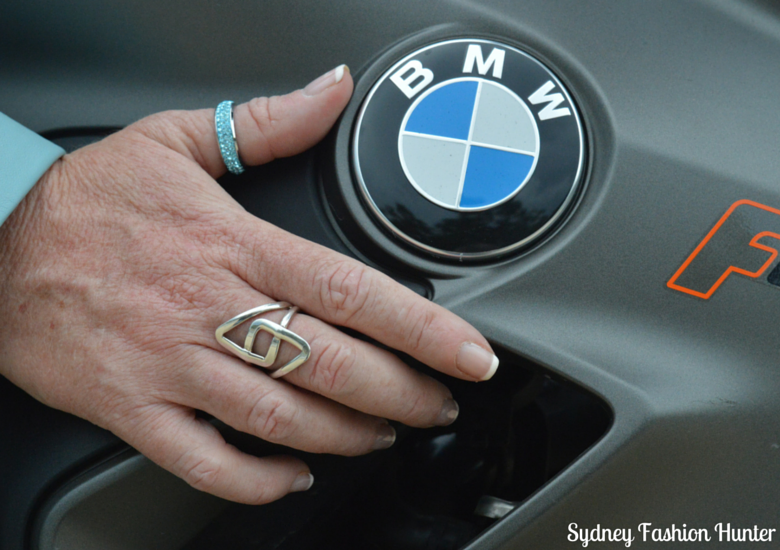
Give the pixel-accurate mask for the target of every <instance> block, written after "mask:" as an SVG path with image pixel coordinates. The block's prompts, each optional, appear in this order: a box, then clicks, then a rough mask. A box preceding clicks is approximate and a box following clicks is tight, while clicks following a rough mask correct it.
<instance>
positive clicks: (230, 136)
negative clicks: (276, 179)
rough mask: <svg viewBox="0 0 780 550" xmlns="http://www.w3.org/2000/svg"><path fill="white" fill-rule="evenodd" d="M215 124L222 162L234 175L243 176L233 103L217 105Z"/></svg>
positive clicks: (224, 102) (225, 102)
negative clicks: (234, 122)
mask: <svg viewBox="0 0 780 550" xmlns="http://www.w3.org/2000/svg"><path fill="white" fill-rule="evenodd" d="M214 124H215V126H216V127H217V141H219V152H220V153H222V160H223V161H225V166H227V169H228V170H230V172H231V173H232V174H241V173H242V172H243V171H244V165H243V164H241V160H239V158H238V143H237V142H236V126H235V124H233V102H232V101H223V102H222V103H220V104H219V105H217V111H216V112H215V113H214Z"/></svg>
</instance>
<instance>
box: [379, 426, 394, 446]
mask: <svg viewBox="0 0 780 550" xmlns="http://www.w3.org/2000/svg"><path fill="white" fill-rule="evenodd" d="M393 443H395V429H394V428H393V427H392V426H391V425H390V424H382V425H381V426H379V429H378V430H377V433H376V441H374V450H375V451H379V450H381V449H387V448H388V447H391V446H392V445H393Z"/></svg>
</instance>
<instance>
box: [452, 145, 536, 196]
mask: <svg viewBox="0 0 780 550" xmlns="http://www.w3.org/2000/svg"><path fill="white" fill-rule="evenodd" d="M533 163H534V157H532V156H529V155H523V154H520V153H509V152H507V151H500V150H498V149H488V148H486V147H479V146H477V145H472V146H471V151H470V153H469V160H468V167H467V168H466V178H465V180H464V181H463V192H462V193H461V197H460V204H459V206H460V207H461V208H480V207H483V206H488V205H491V204H494V203H496V202H499V201H501V200H503V199H505V198H507V197H508V196H509V195H511V194H512V193H514V192H515V191H516V190H517V188H518V187H520V184H521V183H523V181H524V180H525V178H526V176H528V172H530V171H531V167H532V166H533Z"/></svg>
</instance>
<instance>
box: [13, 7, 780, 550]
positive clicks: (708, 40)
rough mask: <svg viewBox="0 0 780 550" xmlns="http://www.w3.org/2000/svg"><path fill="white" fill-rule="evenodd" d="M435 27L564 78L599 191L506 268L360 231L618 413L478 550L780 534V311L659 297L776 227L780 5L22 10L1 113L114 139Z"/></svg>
mask: <svg viewBox="0 0 780 550" xmlns="http://www.w3.org/2000/svg"><path fill="white" fill-rule="evenodd" d="M433 27H438V28H439V29H440V31H441V30H444V31H446V30H447V29H454V30H457V31H458V32H464V31H469V30H470V31H473V32H479V33H489V34H492V35H495V36H499V37H505V38H506V39H508V40H511V41H514V42H515V43H519V44H523V45H524V46H525V47H526V48H528V49H529V50H531V51H533V52H534V53H536V54H537V55H539V57H540V58H542V59H543V60H545V62H546V63H549V64H550V66H552V67H554V68H555V69H556V71H557V72H558V73H559V74H561V75H562V76H563V77H564V78H565V79H566V82H567V85H568V87H569V89H570V90H571V91H572V94H573V95H574V96H575V97H576V100H577V102H578V105H579V106H580V107H581V110H582V112H583V117H584V119H585V123H586V126H587V127H588V130H589V132H590V135H589V140H588V141H589V144H590V145H591V150H592V159H591V166H590V173H589V175H588V177H589V181H588V188H587V191H586V193H585V194H584V195H583V197H582V199H581V202H580V204H579V205H578V208H577V210H576V211H575V212H574V214H573V215H572V216H571V218H570V219H569V221H568V222H567V224H566V225H565V226H563V227H562V228H561V230H560V231H559V232H558V233H557V234H556V235H554V236H553V237H552V238H551V239H549V241H548V242H547V243H546V245H545V246H542V247H539V248H538V249H537V250H535V251H533V252H531V253H529V254H527V255H525V256H523V257H521V258H517V259H514V260H510V261H505V262H503V263H501V264H498V265H491V266H483V267H475V268H469V269H466V268H462V267H459V266H444V267H443V266H439V265H437V264H435V263H433V262H427V261H425V262H424V261H422V260H420V259H419V258H416V257H414V256H412V255H408V254H407V256H403V251H400V252H399V251H398V250H395V249H392V250H391V248H392V243H389V242H387V239H386V238H384V237H383V236H382V235H381V234H380V233H379V232H378V231H377V230H376V228H375V227H372V226H371V224H370V221H369V220H368V219H366V220H364V222H365V223H366V224H367V225H366V229H365V230H366V231H367V232H368V233H369V234H371V236H372V239H373V242H374V243H375V246H377V247H381V248H382V249H386V250H390V251H391V252H392V253H393V255H395V256H401V257H402V261H403V262H404V263H405V264H407V265H409V266H413V268H414V269H416V270H418V272H425V273H428V274H430V276H431V277H432V278H433V286H434V289H435V296H436V300H437V301H438V302H439V303H441V304H443V305H445V306H447V307H449V308H452V309H453V310H454V311H456V312H457V313H459V314H461V315H462V316H464V317H465V318H466V319H468V320H469V321H471V322H472V323H474V324H475V325H476V326H478V327H479V328H480V329H481V330H482V331H483V332H484V333H485V334H486V335H487V336H488V337H490V338H491V339H492V340H494V341H496V342H499V343H501V344H502V345H504V346H506V347H507V348H509V349H512V350H514V351H516V352H518V353H520V354H523V355H525V356H528V357H530V358H533V359H534V360H536V361H539V362H541V363H543V364H544V365H546V366H548V367H549V368H551V369H553V370H555V371H557V372H559V373H561V374H562V375H564V376H566V377H568V378H571V379H573V380H576V381H577V382H579V383H581V384H584V385H586V386H588V387H589V388H591V389H593V390H594V391H595V392H597V393H598V394H600V395H601V396H603V397H604V398H605V399H606V400H607V401H608V402H609V403H610V404H611V406H612V407H613V409H614V412H615V424H614V427H613V428H612V430H611V431H610V432H609V434H608V435H607V436H606V438H605V439H604V440H602V441H601V442H600V443H599V444H598V445H597V446H596V447H594V448H593V449H592V450H591V451H590V452H589V453H588V454H587V455H586V456H584V457H583V458H582V459H581V460H580V461H578V462H577V463H576V464H574V465H573V466H572V467H571V468H570V469H568V470H567V471H565V472H564V473H563V474H562V475H561V476H560V477H558V478H557V479H556V480H554V481H553V482H552V483H550V484H549V485H548V486H546V487H545V488H544V489H542V490H541V491H540V492H539V493H537V494H536V495H535V496H534V497H533V498H532V499H530V500H529V501H528V502H527V503H526V504H525V505H524V506H522V507H520V508H519V509H518V510H516V511H515V512H513V513H512V514H511V515H510V516H508V517H507V518H506V519H505V520H504V521H502V522H500V523H498V524H497V525H496V526H495V527H494V528H493V529H492V530H491V531H490V532H489V533H488V534H487V535H485V536H484V537H482V538H481V539H480V540H478V541H475V542H474V543H473V544H472V545H471V546H470V547H469V548H471V549H474V550H476V549H479V550H487V549H499V548H502V549H509V548H535V547H543V548H571V547H573V546H572V543H571V542H568V541H567V540H566V536H567V534H568V531H567V525H568V524H569V523H570V522H577V523H579V524H580V526H585V527H589V528H590V527H595V525H596V524H597V523H600V524H601V525H602V526H609V527H631V528H633V529H634V531H635V533H636V526H637V524H639V523H640V522H652V523H653V524H654V525H655V526H661V527H668V526H670V525H671V524H672V523H675V524H677V525H680V524H682V523H687V524H688V525H689V526H696V527H705V528H708V529H710V531H711V532H712V529H713V527H714V525H715V524H716V523H717V522H721V521H723V522H730V523H731V524H732V525H734V526H740V527H752V526H753V525H759V526H763V527H777V524H776V523H775V522H777V521H778V520H777V518H778V517H780V499H778V495H779V494H780V460H779V458H780V454H779V453H780V428H778V426H780V399H778V397H777V388H778V387H780V368H778V355H777V350H778V348H777V330H776V326H777V325H776V317H777V313H776V312H777V311H778V307H780V292H779V291H778V290H777V289H775V288H772V287H771V286H769V285H762V284H756V283H755V282H753V281H750V280H748V279H747V278H745V277H741V276H732V277H730V278H729V279H728V280H727V281H726V282H725V283H724V284H723V286H722V287H721V288H720V289H719V290H718V292H717V293H716V294H715V295H714V296H713V297H712V298H711V299H710V300H706V301H705V300H701V299H697V298H693V297H690V296H686V295H684V294H682V293H680V292H676V291H673V290H670V289H668V288H667V287H666V282H667V281H668V280H669V278H670V277H671V276H672V274H673V273H674V272H675V271H676V270H677V268H678V267H679V266H680V265H681V263H682V262H683V261H684V260H685V258H687V257H688V255H689V254H690V253H691V251H692V250H693V249H694V248H695V247H696V245H697V244H698V243H699V242H700V241H701V240H702V238H703V237H704V236H705V235H706V233H707V232H708V231H709V230H710V229H711V228H712V226H713V225H714V224H715V223H716V222H717V220H718V219H719V218H720V217H721V216H722V215H723V213H724V212H725V211H726V210H727V209H728V207H729V206H730V205H731V204H733V203H734V202H735V201H737V200H741V199H751V200H755V201H758V202H760V203H763V204H767V205H770V206H774V207H780V176H779V175H778V174H780V147H779V146H778V143H779V141H778V128H780V108H778V106H777V97H778V90H780V70H779V69H778V66H779V65H778V60H780V8H778V7H777V4H776V3H772V2H768V1H766V2H763V1H736V0H730V1H729V0H717V1H716V0H712V1H703V0H702V1H696V0H661V1H658V2H646V1H643V0H633V1H623V2H612V1H607V0H602V1H599V0H591V1H582V2H568V1H564V0H552V1H550V0H544V1H543V0H529V1H526V2H522V3H518V2H512V1H509V0H505V1H502V0H493V1H484V2H477V1H468V0H461V1H452V2H443V1H442V2H419V1H415V0H409V1H403V0H401V1H394V2H373V3H366V2H363V1H360V2H357V1H345V2H335V3H334V2H328V3H323V2H315V1H305V0H298V1H294V2H286V3H276V2H264V3H261V2H257V3H245V2H230V1H227V2H220V3H218V4H217V3H213V2H207V1H205V0H199V1H194V2H193V1H187V2H184V1H183V0H182V1H178V2H167V3H165V4H164V5H163V4H160V3H159V2H153V1H152V0H144V1H139V2H136V3H133V4H127V3H123V2H105V1H103V0H82V1H81V2H79V3H78V4H74V3H64V2H63V3H61V4H60V5H59V6H54V5H52V4H51V3H48V2H43V1H42V0H38V1H32V2H31V1H27V2H12V3H5V4H4V5H3V6H2V7H0V58H1V59H3V63H2V64H0V82H2V85H0V108H2V110H3V111H4V112H5V113H6V114H8V115H10V116H12V117H14V118H16V119H17V120H19V121H20V122H23V123H25V124H27V125H29V126H30V127H32V128H34V129H36V130H51V129H56V128H62V127H67V126H110V127H113V126H122V125H125V124H127V123H129V122H131V121H132V120H134V119H136V118H138V117H140V116H143V115H145V114H148V113H151V112H154V111H157V110H160V109H166V108H173V107H177V108H192V107H202V106H212V105H216V103H217V102H218V101H219V100H222V99H226V98H231V99H234V100H236V101H240V100H245V99H248V98H249V97H251V96H252V95H255V94H261V93H278V92H282V91H284V90H288V89H291V88H294V87H297V86H301V85H304V84H305V83H306V82H307V81H308V80H310V79H311V78H313V77H314V76H315V75H316V74H319V73H321V72H324V71H325V70H327V69H328V68H330V67H332V66H335V65H337V64H338V63H342V62H347V63H348V64H349V65H350V66H352V67H353V69H359V68H360V67H364V66H366V64H367V63H368V62H369V61H370V60H371V59H372V58H374V57H375V56H377V55H379V54H380V53H381V52H382V51H383V50H385V49H386V48H388V47H390V46H391V45H392V44H394V43H396V42H397V41H399V40H401V39H403V38H405V37H408V36H410V35H412V34H414V33H416V32H420V31H424V30H429V29H431V28H433ZM453 32H454V31H453ZM368 84H370V83H368ZM359 100H360V98H359V97H358V98H355V101H356V102H359ZM337 153H338V154H340V155H343V154H346V153H345V152H343V151H342V152H337ZM337 160H338V162H346V161H347V159H346V157H344V158H341V157H339V158H338V159H337ZM372 232H376V233H375V234H374V233H372ZM383 239H384V240H383ZM635 546H639V547H642V546H641V545H636V544H635ZM720 546H725V544H724V545H720V544H718V543H717V542H711V543H708V544H700V545H697V544H693V543H689V544H687V547H688V548H697V547H701V548H719V547H720Z"/></svg>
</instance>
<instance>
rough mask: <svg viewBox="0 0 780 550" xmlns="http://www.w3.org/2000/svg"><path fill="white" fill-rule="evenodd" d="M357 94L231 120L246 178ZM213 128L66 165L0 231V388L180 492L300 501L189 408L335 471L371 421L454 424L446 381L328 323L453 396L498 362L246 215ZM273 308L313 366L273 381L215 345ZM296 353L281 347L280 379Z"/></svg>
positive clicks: (196, 116) (369, 443)
mask: <svg viewBox="0 0 780 550" xmlns="http://www.w3.org/2000/svg"><path fill="white" fill-rule="evenodd" d="M318 83H319V84H318ZM351 91H352V80H351V78H350V76H349V74H348V72H347V73H346V74H345V76H344V77H343V78H342V79H341V80H340V81H336V77H335V76H334V71H331V72H330V73H327V74H326V75H324V76H323V77H321V78H320V79H319V80H317V81H315V82H314V83H312V84H311V85H310V86H309V87H307V88H306V90H305V91H304V90H299V91H297V92H294V93H292V94H289V95H287V96H283V97H274V98H270V99H266V98H259V99H255V100H253V101H251V102H249V103H247V104H243V105H241V106H237V107H236V110H235V116H236V127H237V134H238V139H239V147H240V151H241V156H242V159H243V161H244V163H245V164H247V165H257V164H261V163H264V162H269V161H271V160H273V159H274V158H277V157H284V156H290V155H293V154H296V153H298V152H300V151H303V150H305V149H307V148H309V147H311V146H312V145H314V144H315V143H316V142H317V141H319V140H320V139H321V138H322V137H323V136H324V135H325V134H326V133H327V131H328V130H329V128H330V127H331V126H332V124H333V123H334V121H335V120H336V118H337V117H338V115H339V113H340V112H341V110H342V109H343V107H344V106H345V105H346V103H347V101H348V100H349V96H350V94H351ZM213 113H214V111H213V109H211V110H202V111H191V112H188V111H175V112H165V113H160V114H157V115H153V116H150V117H148V118H145V119H143V120H141V121H139V122H137V123H135V124H133V125H132V126H129V127H128V128H126V129H124V130H122V131H120V132H118V133H116V134H114V135H112V136H110V137H108V138H106V139H104V140H103V141H101V142H99V143H96V144H94V145H90V146H88V147H85V148H83V149H80V150H78V151H76V152H74V153H72V154H69V155H66V156H65V157H63V158H62V159H61V160H60V161H58V162H57V163H56V164H55V165H54V166H53V167H52V168H51V169H50V170H49V171H48V172H47V173H46V174H45V175H44V177H43V178H42V179H41V180H40V181H39V182H38V184H37V185H36V186H35V188H34V189H33V190H32V191H31V192H30V194H29V195H28V196H27V197H26V199H25V200H24V202H23V203H22V204H21V205H20V206H19V207H18V208H17V209H16V210H15V212H14V213H13V214H12V216H11V217H10V218H9V219H8V220H7V221H6V222H5V223H4V224H3V225H2V227H0V318H1V319H2V324H1V325H0V373H2V374H3V375H4V376H6V377H7V378H9V379H10V380H11V381H12V382H14V383H15V384H17V385H19V386H20V387H21V388H23V389H24V390H26V391H27V392H29V393H30V394H32V395H33V396H34V397H35V398H37V399H38V400H40V401H42V402H43V403H45V404H47V405H50V406H52V407H55V408H57V409H61V410H63V411H67V412H70V413H73V414H75V415H78V416H80V417H83V418H85V419H87V420H89V421H91V422H93V423H95V424H97V425H99V426H102V427H104V428H106V429H108V430H111V431H112V432H113V433H115V434H116V435H118V436H119V437H120V438H122V439H124V440H125V441H127V442H128V443H129V444H131V445H133V446H134V447H136V448H137V449H138V450H139V451H141V452H142V453H144V454H145V455H147V456H148V457H149V458H151V459H152V460H153V461H155V462H156V463H158V464H159V465H161V466H162V467H164V468H166V469H168V470H170V471H171V472H173V473H174V474H176V475H179V476H181V477H182V478H184V479H185V480H186V481H187V482H189V483H190V484H192V485H193V486H194V487H196V488H198V489H201V490H205V491H208V492H211V493H213V494H215V495H218V496H221V497H224V498H228V499H231V500H236V501H239V502H246V503H255V504H260V503H265V502H270V501H272V500H275V499H277V498H280V497H282V496H284V495H285V494H287V493H288V492H290V491H298V490H305V489H307V488H308V487H309V486H310V485H311V482H312V481H311V480H312V478H311V476H310V473H309V470H308V467H307V466H306V464H305V463H303V462H302V461H300V460H298V459H295V458H292V457H288V456H275V457H264V458H257V457H253V456H249V455H247V454H244V453H241V452H240V451H238V450H237V449H235V448H234V447H231V446H229V445H227V444H226V443H225V442H224V440H223V439H222V437H221V435H220V434H219V433H218V431H217V430H216V429H215V428H214V427H213V426H212V425H211V424H209V423H208V422H206V421H204V420H201V419H199V418H196V416H195V410H202V411H205V412H207V413H209V414H211V415H213V416H215V417H217V418H219V419H220V420H222V421H224V422H225V423H227V424H229V425H231V426H233V427H234V428H236V429H238V430H242V431H244V432H247V433H250V434H253V435H256V436H258V437H261V438H263V439H266V440H268V441H271V442H275V443H280V444H283V445H286V446H288V447H292V448H295V449H301V450H305V451H309V452H316V453H337V454H342V455H348V456H349V455H359V454H363V453H367V452H370V451H372V450H375V449H380V448H384V447H387V446H389V445H391V444H392V442H393V440H394V431H393V429H392V428H391V427H390V426H389V425H388V424H387V422H386V420H385V419H392V420H396V421H400V422H403V423H406V424H408V425H411V426H418V427H427V426H434V425H443V424H448V423H450V422H452V421H453V420H454V419H455V417H456V416H457V405H456V404H455V402H454V401H453V400H452V398H451V394H450V393H449V391H448V390H447V388H446V387H444V386H443V385H442V384H440V383H439V382H436V381H434V380H433V379H432V378H430V377H428V376H426V375H424V374H421V373H418V372H417V371H415V370H412V369H410V368H409V367H407V366H406V365H404V364H403V363H402V362H401V361H400V360H399V359H398V358H397V357H396V356H395V355H393V354H390V353H389V352H386V351H383V350H380V349H379V348H377V347H375V346H372V345H370V344H368V343H365V342H362V341H359V340H355V339H353V338H351V337H349V336H347V335H345V334H344V333H343V332H341V331H339V330H337V329H336V328H334V326H333V325H340V326H347V327H351V328H354V329H356V330H359V331H361V332H363V333H364V334H366V335H368V336H370V337H372V338H374V339H376V340H378V341H381V342H383V343H384V344H386V345H388V346H390V347H392V348H395V349H399V350H402V351H404V352H405V353H408V354H410V355H412V356H414V357H415V358H417V359H419V360H420V361H422V362H423V363H425V364H427V365H429V366H431V367H433V368H435V369H438V370H440V371H442V372H446V373H448V374H451V375H453V376H457V377H459V378H463V379H467V380H474V381H477V380H480V379H484V378H486V377H489V376H490V375H492V372H494V371H495V362H494V361H493V360H492V357H493V356H492V352H491V351H489V350H490V346H489V344H488V343H487V341H486V340H485V339H484V338H483V337H482V336H481V335H480V334H479V333H478V332H477V331H476V330H475V329H474V328H473V327H471V326H470V325H469V324H467V323H466V322H465V321H463V320H461V319H459V318H458V317H456V316H455V315H453V314H451V313H449V312H448V311H446V310H444V309H443V308H441V307H439V306H437V305H435V304H433V303H430V302H428V301H426V300H424V299H423V298H420V297H419V296H417V295H415V294H414V293H412V292H411V291H409V290H407V289H405V288H404V287H402V286H400V285H398V284H397V283H395V282H394V281H392V280H391V279H389V278H388V277H386V276H384V275H382V274H380V273H378V272H376V271H374V270H372V269H370V268H367V267H366V266H364V265H362V264H360V263H358V262H355V261H353V260H351V259H348V258H346V257H343V256H341V255H339V254H337V253H334V252H332V251H330V250H327V249H325V248H322V247H320V246H318V245H315V244H313V243H310V242H307V241H305V240H303V239H300V238H298V237H295V236H293V235H290V234H288V233H286V232H284V231H282V230H280V229H278V228H276V227H274V226H272V225H270V224H268V223H266V222H263V221H262V220H259V219H257V218H255V217H253V216H251V215H250V214H248V213H247V212H246V211H245V210H244V209H243V208H242V207H241V206H240V205H239V204H237V203H236V202H235V201H234V200H233V199H232V198H231V197H230V196H229V195H228V194H226V193H225V192H224V191H223V189H222V188H221V187H220V186H219V185H218V184H217V183H216V182H215V180H214V178H216V177H219V176H220V175H221V174H222V173H223V172H224V171H225V167H224V164H223V162H222V159H221V157H220V154H219V149H218V147H217V143H216V136H215V133H214V125H213V124H214V122H213ZM279 300H286V301H289V302H291V303H293V304H296V305H298V306H300V308H301V313H299V314H298V315H296V316H295V317H294V318H293V320H292V322H291V324H290V327H289V328H290V329H291V330H293V331H295V332H297V333H298V334H300V335H301V336H302V337H304V338H306V339H307V341H308V342H309V343H310V344H311V347H312V357H311V358H310V359H309V361H307V362H306V363H305V364H304V365H303V366H301V367H300V368H298V369H297V370H296V371H294V372H293V373H291V374H289V375H287V376H286V377H284V378H281V379H279V380H272V379H271V378H270V377H269V376H268V375H267V374H265V373H264V372H263V370H262V369H258V368H256V367H253V366H250V365H247V364H245V363H243V362H242V361H240V360H239V359H237V358H235V357H234V356H232V355H230V354H228V353H227V352H226V351H225V350H224V348H222V347H221V346H220V345H219V344H218V343H217V341H216V340H215V338H214V330H215V329H216V327H217V326H219V325H220V324H221V323H222V322H224V321H226V320H227V319H229V318H231V317H233V316H235V315H237V314H239V313H241V312H242V311H245V310H248V309H251V308H253V307H256V306H258V305H262V304H265V303H269V302H273V301H279ZM282 314H283V312H280V313H278V314H269V315H268V318H270V319H273V320H275V321H277V322H278V321H279V319H280V318H281V316H282ZM275 315H276V316H275ZM237 330H238V329H237ZM233 339H234V340H235V341H238V342H243V339H242V338H241V337H240V335H239V336H237V337H234V338H233ZM258 340H259V341H258V344H257V347H256V348H255V349H256V350H262V349H266V348H267V345H268V338H265V339H258ZM260 352H261V353H262V351H260ZM296 352H297V350H296V349H294V348H292V347H291V346H290V345H289V344H287V345H283V346H282V349H281V352H280V358H279V359H278V363H277V364H282V362H286V361H288V360H289V359H290V358H291V357H293V356H294V355H295V354H296ZM492 361H493V362H492ZM491 362H492V363H491ZM491 365H492V368H491Z"/></svg>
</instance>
